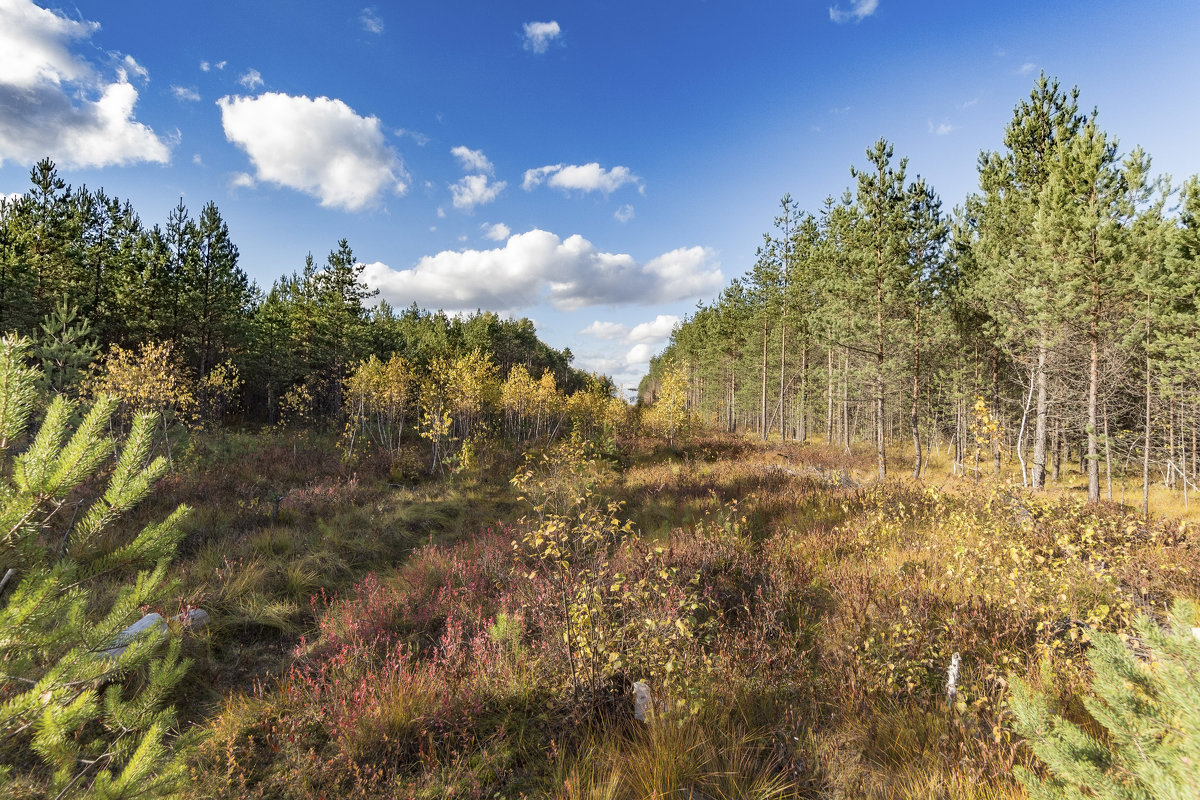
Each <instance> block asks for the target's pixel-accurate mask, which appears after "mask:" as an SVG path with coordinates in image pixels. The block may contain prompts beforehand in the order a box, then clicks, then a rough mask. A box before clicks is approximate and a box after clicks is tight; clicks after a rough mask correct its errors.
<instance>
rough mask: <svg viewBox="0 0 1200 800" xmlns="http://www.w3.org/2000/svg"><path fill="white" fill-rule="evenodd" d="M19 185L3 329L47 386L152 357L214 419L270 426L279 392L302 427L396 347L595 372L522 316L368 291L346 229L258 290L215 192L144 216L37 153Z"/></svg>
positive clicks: (1, 291) (0, 245)
mask: <svg viewBox="0 0 1200 800" xmlns="http://www.w3.org/2000/svg"><path fill="white" fill-rule="evenodd" d="M30 182H31V186H30V188H29V190H28V191H27V192H26V193H25V194H23V195H21V196H18V197H15V198H9V199H7V200H5V199H0V330H2V331H12V332H16V333H18V334H21V335H24V336H27V337H29V338H30V339H31V340H32V341H33V342H34V345H35V346H34V349H33V354H34V356H36V360H39V361H41V365H42V370H43V372H44V378H43V381H44V383H46V384H47V385H48V387H49V388H52V389H54V390H55V391H58V392H64V391H65V392H68V393H71V392H76V393H77V392H78V390H79V387H80V385H81V383H82V382H83V381H84V379H85V377H86V375H87V374H88V371H89V365H90V364H92V363H93V362H94V361H97V359H100V360H104V361H108V362H112V363H117V362H121V363H126V362H128V363H130V364H138V365H140V371H136V370H126V371H125V374H124V375H123V376H120V375H119V376H116V377H113V376H109V378H107V379H106V380H108V384H107V385H108V388H112V387H113V386H114V385H116V384H115V383H114V381H117V382H120V380H123V381H124V382H125V383H129V382H131V381H133V382H138V381H140V382H141V386H142V390H143V393H144V392H145V391H148V389H147V386H148V384H147V383H146V381H145V380H144V379H145V376H146V375H147V374H149V372H153V369H151V367H152V366H153V365H152V364H151V363H150V362H153V364H158V365H160V366H162V368H163V369H169V370H171V371H172V376H171V385H175V384H179V385H180V386H186V387H189V388H188V392H190V396H192V397H193V398H194V399H197V400H198V401H199V400H202V399H203V398H202V397H200V396H201V395H205V393H206V392H207V393H208V395H210V396H212V395H213V393H214V390H213V389H212V386H213V385H214V384H216V385H218V386H219V388H220V390H221V391H220V392H218V394H220V399H221V404H222V408H221V414H220V415H219V416H221V417H222V418H224V417H225V416H226V415H227V413H228V412H229V411H231V410H232V411H233V412H234V413H235V414H236V415H237V416H239V417H242V418H244V419H247V420H251V421H267V422H274V421H276V420H278V419H279V418H280V415H281V414H282V413H285V412H287V411H288V410H289V409H288V408H287V406H286V405H285V403H284V401H285V398H287V399H290V401H291V402H292V404H293V406H295V404H296V403H301V404H303V405H304V408H302V409H296V408H292V409H290V410H292V411H297V412H300V413H299V416H302V417H303V418H305V419H306V420H308V421H309V422H310V424H335V425H336V424H340V423H341V421H342V420H343V419H344V418H345V414H346V410H347V409H346V402H347V401H346V397H345V385H346V380H347V378H348V377H349V376H350V375H351V374H352V372H353V371H354V369H355V367H356V365H359V364H361V363H363V362H364V361H366V360H367V359H369V358H372V357H374V358H376V359H380V360H382V361H384V362H387V361H388V359H390V358H391V357H392V356H394V355H396V354H400V355H402V356H403V357H404V358H405V359H406V360H407V362H408V363H410V364H411V365H412V367H413V368H414V369H416V370H418V371H428V369H429V368H430V367H431V365H433V364H434V363H435V362H436V361H438V359H442V360H443V361H453V360H455V359H458V358H461V357H463V356H466V355H467V354H470V353H475V352H477V353H479V354H481V355H482V356H485V357H486V358H487V359H489V360H490V362H491V363H492V364H494V366H495V368H496V369H497V370H498V374H499V376H500V377H501V378H504V377H506V376H507V375H508V374H509V372H510V371H511V370H512V369H513V368H514V367H516V366H521V367H522V368H523V369H525V370H526V371H527V372H528V373H529V374H530V375H533V376H534V378H535V379H537V378H539V377H541V376H543V375H544V374H546V373H549V374H550V375H551V376H552V378H553V382H554V383H555V385H556V386H557V387H558V388H559V390H561V391H565V392H567V393H571V392H574V391H576V390H578V389H580V388H583V387H584V386H587V385H590V384H594V383H595V379H594V378H592V377H591V376H588V375H586V374H585V373H583V372H581V371H579V370H577V369H574V368H572V367H571V361H572V358H573V357H572V354H571V352H570V350H569V349H563V350H557V349H555V348H552V347H550V346H549V345H547V344H546V343H545V342H543V341H541V340H540V339H539V338H538V337H537V333H536V330H535V329H534V325H533V323H532V322H531V321H530V320H528V319H519V320H517V319H503V318H501V317H499V316H498V315H497V314H494V313H491V312H483V311H480V312H476V313H474V314H471V315H467V316H457V315H449V314H446V313H443V312H442V311H436V312H431V311H428V310H423V309H421V308H419V307H418V306H417V304H416V303H413V304H412V305H411V306H409V307H408V308H404V309H397V308H393V307H392V306H390V305H389V304H388V303H386V302H384V301H381V300H378V301H377V299H376V296H375V294H376V293H375V292H374V291H373V290H371V289H370V288H369V287H367V286H366V285H365V284H364V283H363V282H362V280H361V273H362V270H363V265H362V264H361V263H359V262H357V261H356V260H355V256H354V252H353V250H352V249H351V247H350V245H349V243H348V242H347V241H345V240H342V241H340V242H338V243H337V246H336V247H335V248H334V249H333V250H331V251H330V252H329V254H328V256H327V257H326V258H325V260H324V262H319V261H317V260H316V259H314V257H313V256H312V254H311V253H310V254H309V255H308V256H307V257H306V258H305V259H304V262H303V264H302V265H301V266H300V267H299V268H298V269H297V270H296V271H294V272H293V273H291V274H290V275H285V276H282V277H280V278H279V279H278V280H276V281H275V282H274V283H273V284H272V285H271V286H270V287H269V288H266V289H264V288H262V287H259V286H257V285H255V283H254V282H252V281H251V280H249V279H248V277H247V275H246V273H245V272H244V271H243V270H242V268H241V267H240V266H239V263H238V258H239V254H238V248H237V246H236V244H234V242H233V241H232V239H231V237H230V234H229V228H228V225H227V224H226V223H225V221H224V220H223V219H222V217H221V214H220V211H219V210H218V209H217V206H216V204H214V203H212V202H209V203H207V204H205V205H204V207H203V209H201V211H200V214H199V216H193V215H192V213H191V212H190V211H189V210H188V209H187V208H186V207H185V206H184V204H183V202H182V201H180V203H179V204H178V205H177V206H176V207H175V208H174V209H172V210H171V211H170V213H169V214H168V216H167V220H166V222H165V224H152V225H148V224H146V223H144V222H143V221H142V219H141V217H140V216H139V215H138V213H137V212H136V211H135V210H134V209H133V207H132V205H131V204H130V203H129V202H128V201H122V200H120V199H118V198H116V197H113V196H110V195H108V194H107V193H106V192H105V191H104V190H103V189H99V190H90V189H88V187H86V186H83V187H80V188H75V187H71V186H69V185H68V184H67V183H66V182H65V181H64V180H63V179H62V178H61V177H60V176H59V175H58V171H57V169H56V167H55V165H54V163H53V162H52V161H50V160H49V159H44V160H42V161H41V162H39V163H38V164H37V165H36V166H34V167H33V169H32V170H31V171H30ZM139 359H140V361H139ZM122 360H123V361H122ZM142 362H145V363H142ZM131 376H132V377H131ZM230 376H236V380H234V381H233V383H232V384H231V383H230ZM160 377H161V376H160ZM118 379H120V380H118ZM601 382H602V383H603V384H604V385H603V388H604V389H606V390H607V391H608V392H609V393H611V390H612V386H611V384H610V383H608V382H605V381H603V380H602V381H601ZM206 387H208V388H207V389H206Z"/></svg>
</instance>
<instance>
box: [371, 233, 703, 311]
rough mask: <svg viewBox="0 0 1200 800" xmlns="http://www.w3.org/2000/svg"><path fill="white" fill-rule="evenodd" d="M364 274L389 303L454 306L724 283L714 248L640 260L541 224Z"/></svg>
mask: <svg viewBox="0 0 1200 800" xmlns="http://www.w3.org/2000/svg"><path fill="white" fill-rule="evenodd" d="M363 280H365V281H366V282H367V284H368V285H370V286H372V287H375V288H378V289H379V291H380V294H381V295H382V296H383V297H384V298H385V299H387V300H388V301H389V302H395V303H396V304H399V305H408V304H409V303H411V302H413V301H414V300H416V301H417V302H418V303H420V304H421V305H424V306H430V307H437V308H444V309H447V310H456V311H457V310H470V309H475V308H487V309H491V310H494V311H511V310H514V309H520V308H529V307H531V306H535V305H538V304H540V303H543V302H549V303H550V304H551V305H553V306H554V307H556V308H559V309H563V310H573V309H577V308H582V307H584V306H593V305H606V304H634V303H638V304H649V303H665V302H673V301H676V300H685V299H691V298H694V297H698V296H701V295H706V294H711V293H713V292H715V291H717V290H718V289H720V288H721V286H723V285H724V283H725V280H724V277H723V276H722V274H721V270H720V265H719V264H718V263H717V261H716V257H715V253H713V251H712V250H710V249H708V248H704V247H692V248H681V249H678V250H673V251H671V252H669V253H664V254H663V255H661V256H658V257H657V258H654V259H652V260H650V261H648V262H646V263H645V264H640V263H638V262H637V260H635V259H634V258H633V256H631V255H627V254H620V253H605V252H601V251H600V250H598V249H597V248H596V247H595V245H593V244H592V243H591V242H589V241H588V240H587V239H584V238H583V237H582V236H579V235H574V236H569V237H567V238H566V239H560V238H559V237H558V236H556V235H554V234H553V233H550V232H548V231H543V230H538V229H534V230H531V231H528V232H527V233H520V234H516V235H514V236H510V237H509V239H508V241H507V242H506V243H505V244H504V246H503V247H497V248H495V249H492V250H453V251H452V250H447V251H443V252H441V253H438V254H436V255H432V256H426V257H424V258H422V259H421V260H420V261H418V262H417V263H416V264H415V265H414V266H412V267H411V268H409V269H400V270H397V269H392V268H390V267H389V266H387V265H386V264H382V263H378V262H377V263H374V264H368V265H366V267H365V269H364V271H363Z"/></svg>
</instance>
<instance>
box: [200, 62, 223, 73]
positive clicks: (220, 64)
mask: <svg viewBox="0 0 1200 800" xmlns="http://www.w3.org/2000/svg"><path fill="white" fill-rule="evenodd" d="M228 63H229V62H228V61H218V62H217V63H215V64H210V63H208V62H207V61H201V62H200V71H201V72H208V71H209V70H210V69H225V65H226V64H228Z"/></svg>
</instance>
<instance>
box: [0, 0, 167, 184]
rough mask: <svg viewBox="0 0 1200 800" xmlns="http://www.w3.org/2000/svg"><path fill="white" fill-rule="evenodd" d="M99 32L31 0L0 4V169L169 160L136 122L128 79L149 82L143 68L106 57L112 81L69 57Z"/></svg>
mask: <svg viewBox="0 0 1200 800" xmlns="http://www.w3.org/2000/svg"><path fill="white" fill-rule="evenodd" d="M99 28H100V25H99V23H96V22H89V21H87V20H73V19H68V18H66V17H64V16H62V15H60V14H59V13H57V12H55V11H51V10H49V9H44V8H40V7H39V6H36V5H34V4H33V2H31V0H3V2H0V164H3V163H4V160H5V159H11V160H13V161H17V162H20V163H27V164H28V163H33V162H35V161H37V160H38V159H40V158H42V157H44V156H47V155H49V156H50V157H52V158H54V159H55V160H56V161H57V162H59V164H60V165H67V166H77V167H103V166H109V165H114V164H132V163H136V162H140V161H151V162H157V163H165V162H167V161H168V160H170V146H169V144H168V142H167V141H164V140H163V139H160V138H159V137H158V136H157V135H156V134H155V133H154V131H153V130H151V129H150V128H149V127H147V126H146V125H144V124H142V123H140V122H137V121H136V120H135V119H134V115H133V109H134V106H135V105H136V104H137V101H138V91H137V89H136V88H134V86H133V84H132V83H131V82H130V77H131V76H132V77H133V78H135V79H138V80H142V81H144V80H147V79H148V78H149V73H148V72H147V71H146V69H145V68H144V67H143V66H142V65H141V64H139V63H138V62H137V61H136V60H135V59H134V58H133V57H132V56H128V55H125V56H121V55H119V54H112V60H111V61H110V62H109V63H110V65H111V67H110V68H111V69H112V72H113V75H114V76H115V78H116V80H115V81H113V80H110V79H108V78H106V77H104V76H103V75H101V74H100V73H99V72H98V71H97V69H96V68H95V67H93V65H91V64H90V63H88V62H87V61H85V60H84V59H83V58H82V57H80V56H78V55H77V54H76V53H74V52H72V45H74V44H75V43H76V42H83V41H84V40H87V39H89V38H90V37H91V35H92V34H93V33H95V32H96V31H97V30H99Z"/></svg>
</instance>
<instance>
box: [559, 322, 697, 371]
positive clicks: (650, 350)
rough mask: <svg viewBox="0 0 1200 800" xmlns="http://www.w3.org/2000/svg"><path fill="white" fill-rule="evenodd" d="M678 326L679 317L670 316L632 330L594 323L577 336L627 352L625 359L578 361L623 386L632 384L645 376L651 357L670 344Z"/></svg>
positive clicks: (607, 355)
mask: <svg viewBox="0 0 1200 800" xmlns="http://www.w3.org/2000/svg"><path fill="white" fill-rule="evenodd" d="M678 325H679V317H676V316H674V315H673V314H659V315H658V316H657V317H655V318H654V319H653V320H651V321H649V322H642V323H639V324H637V325H634V326H633V327H632V328H629V327H627V326H625V325H622V324H620V323H617V322H601V321H600V320H596V321H595V322H593V323H592V324H591V325H588V326H587V327H586V328H584V329H583V330H581V331H579V333H580V334H582V335H584V336H593V337H595V338H597V339H603V340H605V341H610V342H614V343H616V344H618V345H622V346H629V348H628V350H625V352H624V355H619V354H618V353H619V351H618V352H603V353H591V354H588V355H587V356H586V357H585V358H584V359H581V361H583V362H585V363H586V364H587V366H588V367H589V368H591V369H595V370H599V371H602V372H606V373H608V374H611V375H613V376H614V377H615V378H617V379H620V380H622V381H623V382H628V383H633V382H634V381H635V380H636V378H637V376H638V375H640V374H643V373H645V371H646V369H647V367H648V366H649V361H650V357H651V356H652V355H654V353H655V351H656V350H659V349H661V348H662V347H663V346H664V345H665V344H666V343H667V342H668V341H669V340H670V338H671V333H672V332H673V331H674V330H675V328H676V326H678Z"/></svg>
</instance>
